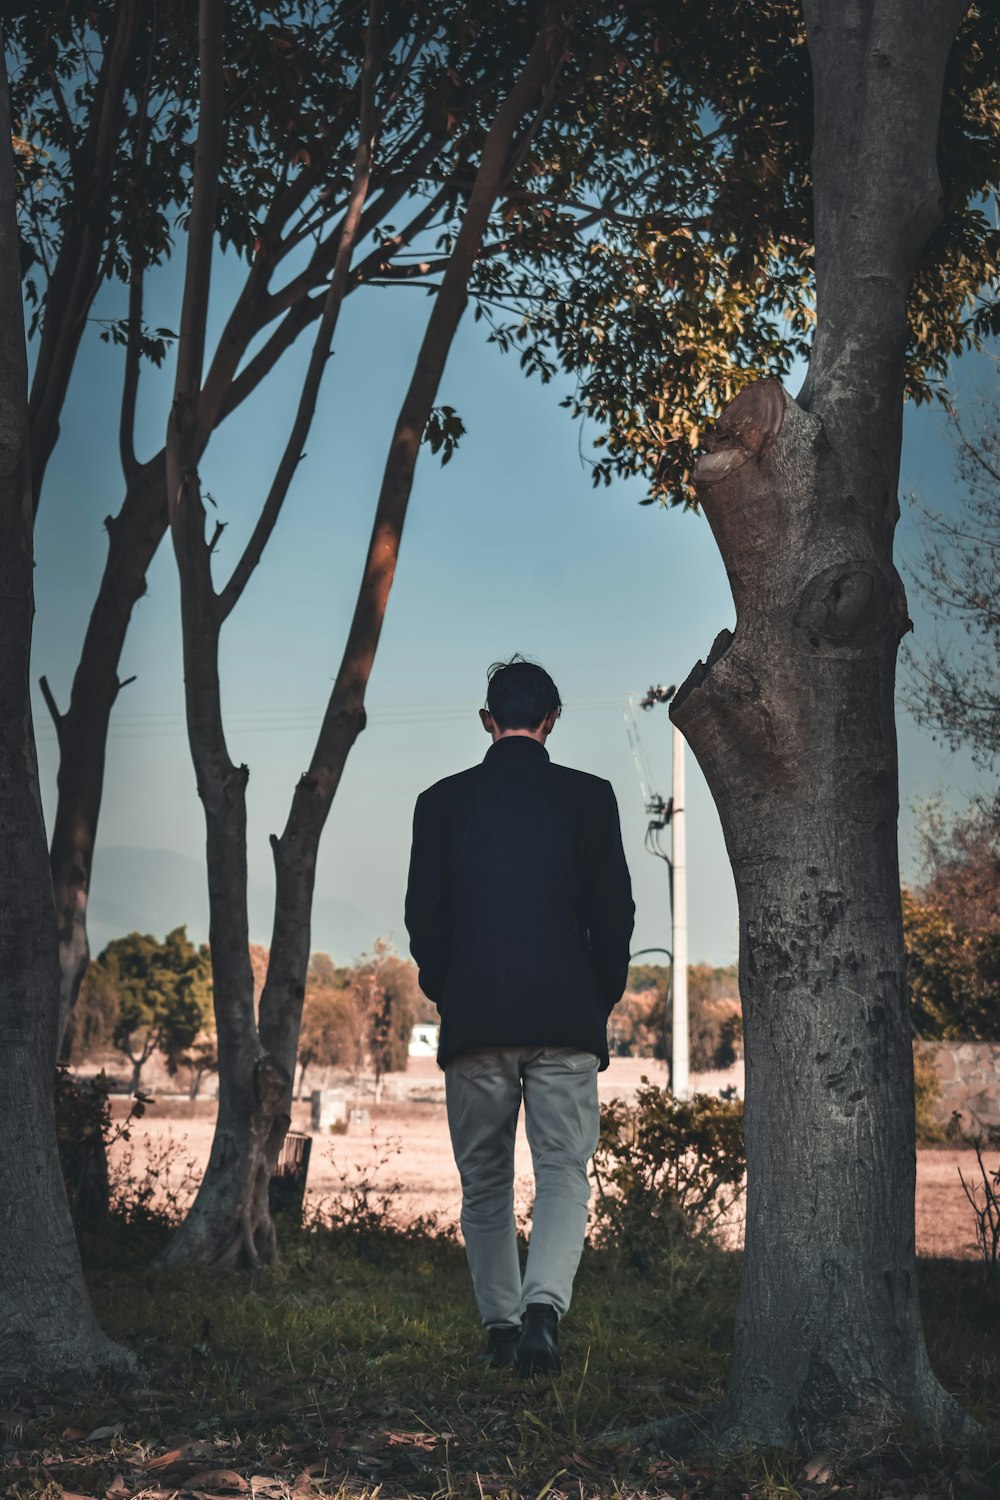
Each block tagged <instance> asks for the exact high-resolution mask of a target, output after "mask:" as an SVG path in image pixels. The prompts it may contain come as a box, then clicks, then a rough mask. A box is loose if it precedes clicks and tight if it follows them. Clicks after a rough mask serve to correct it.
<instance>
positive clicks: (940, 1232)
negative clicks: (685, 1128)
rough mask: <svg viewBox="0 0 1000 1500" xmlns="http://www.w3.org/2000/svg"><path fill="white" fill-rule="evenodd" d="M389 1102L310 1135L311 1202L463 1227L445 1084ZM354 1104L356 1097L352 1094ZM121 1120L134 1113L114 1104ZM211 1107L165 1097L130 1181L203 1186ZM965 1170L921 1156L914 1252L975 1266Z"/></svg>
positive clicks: (706, 1078) (435, 1074)
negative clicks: (367, 1207) (355, 1197)
mask: <svg viewBox="0 0 1000 1500" xmlns="http://www.w3.org/2000/svg"><path fill="white" fill-rule="evenodd" d="M643 1075H645V1076H648V1077H649V1079H650V1081H651V1082H656V1083H665V1082H666V1072H665V1069H664V1068H663V1067H662V1065H660V1064H657V1063H655V1062H648V1061H642V1060H639V1059H633V1058H621V1059H619V1058H616V1059H614V1060H613V1061H612V1064H611V1067H610V1068H609V1069H608V1071H607V1072H606V1073H603V1074H602V1075H601V1078H600V1093H601V1097H602V1099H608V1098H611V1097H612V1096H613V1095H619V1096H625V1097H628V1096H631V1095H632V1094H634V1092H635V1089H636V1087H637V1085H638V1083H639V1081H640V1078H641V1077H642V1076H643ZM742 1081H743V1080H742V1076H741V1070H740V1069H734V1070H731V1071H730V1072H728V1073H724V1074H722V1073H720V1074H708V1075H702V1076H700V1077H698V1078H696V1079H695V1080H693V1082H694V1085H695V1087H697V1088H700V1089H701V1090H702V1091H703V1092H706V1093H707V1092H716V1091H717V1090H718V1089H719V1088H720V1087H725V1086H726V1085H728V1084H735V1085H736V1086H737V1087H741V1086H742ZM390 1093H396V1094H403V1095H405V1097H397V1098H391V1097H385V1098H383V1100H382V1102H380V1103H379V1104H375V1103H374V1101H373V1100H372V1099H371V1098H370V1097H367V1096H365V1095H364V1093H363V1092H362V1094H361V1097H360V1098H359V1100H358V1102H359V1103H360V1104H361V1105H362V1106H363V1108H364V1109H366V1110H367V1111H368V1115H369V1119H368V1121H367V1123H352V1124H351V1125H350V1126H349V1128H348V1131H347V1133H346V1134H343V1135H333V1134H329V1133H327V1134H324V1135H319V1134H316V1135H314V1136H313V1146H312V1157H311V1162H310V1168H309V1203H310V1205H311V1206H313V1207H319V1206H320V1205H322V1204H323V1203H325V1204H326V1205H327V1206H329V1205H330V1204H331V1203H332V1202H333V1201H334V1200H336V1199H337V1198H338V1197H341V1198H344V1197H350V1195H351V1194H352V1193H354V1192H356V1190H357V1188H358V1186H359V1184H363V1183H366V1182H367V1183H368V1184H370V1186H371V1193H372V1200H373V1202H378V1201H380V1200H383V1199H388V1200H389V1202H390V1203H391V1211H392V1213H393V1215H394V1217H395V1218H396V1219H397V1220H399V1221H401V1222H411V1221H412V1220H413V1219H415V1218H418V1217H421V1216H430V1217H434V1218H436V1219H437V1220H438V1221H439V1222H440V1223H442V1224H457V1223H458V1218H459V1212H460V1209H461V1188H460V1185H459V1180H458V1173H457V1172H456V1170H455V1164H454V1161H453V1159H452V1155H451V1146H450V1142H449V1139H448V1124H447V1120H446V1118H445V1111H444V1084H443V1078H442V1075H441V1074H440V1072H439V1071H438V1070H437V1067H436V1065H435V1064H434V1062H433V1059H430V1058H427V1059H425V1058H418V1059H414V1060H413V1062H412V1064H411V1068H410V1070H409V1071H408V1072H407V1074H405V1075H403V1076H401V1077H400V1078H398V1079H390V1080H388V1087H387V1089H386V1094H387V1095H388V1094H390ZM352 1098H353V1094H352ZM113 1106H114V1114H115V1115H116V1116H119V1115H120V1114H122V1113H123V1112H124V1111H125V1109H126V1108H127V1101H126V1100H124V1099H119V1098H115V1099H114V1101H113ZM214 1112H215V1106H214V1101H210V1100H207V1099H206V1100H199V1101H198V1102H197V1104H196V1105H194V1106H191V1105H189V1104H188V1103H187V1102H186V1101H182V1100H173V1099H168V1098H165V1097H161V1099H160V1102H159V1103H158V1104H156V1105H154V1106H153V1107H151V1108H150V1110H149V1112H148V1114H147V1115H146V1117H145V1118H144V1119H143V1120H141V1121H139V1122H138V1123H136V1124H135V1125H133V1127H132V1141H131V1145H130V1147H122V1146H119V1147H117V1148H116V1149H115V1156H116V1157H117V1158H119V1159H120V1157H121V1154H122V1152H123V1150H124V1151H131V1156H132V1163H131V1168H130V1170H131V1172H132V1174H133V1175H142V1174H143V1173H144V1172H145V1171H146V1170H147V1169H148V1168H149V1167H150V1166H153V1167H158V1168H159V1169H160V1170H163V1168H164V1167H165V1166H167V1165H169V1173H170V1179H169V1180H170V1181H171V1182H172V1183H173V1184H174V1185H177V1184H179V1183H180V1181H181V1179H182V1177H183V1168H184V1164H185V1163H188V1164H189V1165H190V1171H191V1174H192V1177H193V1180H194V1181H195V1182H196V1181H197V1175H198V1174H199V1173H200V1171H201V1168H202V1166H203V1164H204V1162H205V1161H206V1160H207V1158H208V1153H209V1150H210V1147H211V1142H212V1133H213V1129H214ZM292 1124H293V1129H295V1130H301V1131H305V1132H309V1133H311V1122H310V1107H309V1105H308V1104H307V1103H305V1102H303V1103H296V1105H295V1106H294V1117H293V1122H292ZM959 1169H961V1170H962V1172H963V1173H964V1174H965V1177H966V1179H967V1180H968V1181H977V1180H978V1169H977V1167H976V1159H975V1154H974V1153H973V1152H972V1151H968V1150H951V1149H947V1150H944V1149H933V1150H926V1151H919V1152H918V1153H917V1210H916V1229H917V1252H918V1254H920V1255H940V1256H962V1257H975V1256H976V1255H978V1250H977V1247H976V1243H975V1222H974V1219H973V1215H972V1210H971V1209H970V1207H969V1204H968V1202H967V1200H966V1197H965V1194H964V1192H963V1190H962V1185H961V1182H960V1180H959V1176H958V1172H959ZM515 1171H516V1182H515V1197H516V1202H517V1205H518V1209H519V1211H520V1213H522V1214H524V1215H525V1216H526V1215H527V1210H528V1206H529V1204H530V1202H531V1170H530V1156H529V1153H528V1147H527V1142H526V1140H525V1138H524V1127H523V1122H522V1124H521V1125H520V1126H519V1129H518V1137H517V1147H516V1152H515Z"/></svg>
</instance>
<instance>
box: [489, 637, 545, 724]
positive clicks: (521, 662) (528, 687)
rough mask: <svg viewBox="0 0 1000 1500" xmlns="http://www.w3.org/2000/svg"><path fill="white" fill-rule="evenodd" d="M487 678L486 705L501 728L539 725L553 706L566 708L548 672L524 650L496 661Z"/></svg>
mask: <svg viewBox="0 0 1000 1500" xmlns="http://www.w3.org/2000/svg"><path fill="white" fill-rule="evenodd" d="M486 679H487V684H488V686H487V688H486V707H487V708H488V709H489V711H490V713H491V714H492V716H493V719H494V721H495V723H496V725H497V728H498V729H537V728H538V726H539V724H540V723H541V722H542V720H543V719H544V718H545V717H546V715H547V714H550V713H552V711H553V709H554V710H555V711H556V712H557V713H561V712H562V699H561V698H560V697H559V689H558V688H557V687H556V685H555V683H554V682H553V681H552V678H551V677H550V676H549V674H548V672H546V670H545V668H544V667H539V666H538V665H537V664H536V663H535V662H533V661H526V660H525V658H524V657H523V656H522V655H521V654H520V652H518V653H517V654H516V655H514V656H512V657H511V659H510V661H495V662H494V663H493V665H492V666H491V667H490V669H489V671H488V672H487V674H486Z"/></svg>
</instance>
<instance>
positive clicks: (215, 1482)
mask: <svg viewBox="0 0 1000 1500" xmlns="http://www.w3.org/2000/svg"><path fill="white" fill-rule="evenodd" d="M184 1488H185V1489H186V1490H211V1491H213V1492H215V1491H218V1490H248V1489H249V1488H250V1486H249V1485H248V1484H247V1482H246V1480H245V1479H244V1478H243V1475H242V1474H236V1473H234V1471H233V1470H232V1469H201V1470H199V1472H198V1473H197V1474H191V1475H189V1476H188V1478H187V1480H186V1481H185V1484H184Z"/></svg>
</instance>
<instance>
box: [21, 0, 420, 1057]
mask: <svg viewBox="0 0 1000 1500" xmlns="http://www.w3.org/2000/svg"><path fill="white" fill-rule="evenodd" d="M135 11H136V6H134V5H133V4H132V3H131V0H122V4H121V6H120V7H119V11H118V19H117V22H116V26H117V27H118V29H119V30H120V29H121V27H122V26H124V25H126V23H127V24H128V25H132V24H133V23H134V19H135ZM117 35H118V33H117V32H116V36H117ZM120 52H121V42H120V40H119V41H118V42H116V45H115V48H114V49H113V54H114V61H115V67H114V68H113V69H112V70H111V85H112V86H117V87H119V88H120V83H121V80H120V78H119V73H118V62H117V60H118V59H119V57H120ZM95 118H97V117H96V116H95ZM100 119H102V120H106V119H107V108H106V106H105V109H104V112H103V113H102V114H101V115H100ZM346 129H347V124H346V118H345V121H344V122H335V123H334V125H333V126H332V127H331V139H330V142H329V146H330V149H331V150H332V148H333V145H334V144H335V140H336V137H337V136H338V135H339V133H340V132H342V131H346ZM101 139H102V140H103V139H104V137H103V135H102V136H101ZM440 149H441V144H440V141H439V140H437V139H436V138H434V137H431V138H430V139H429V141H428V143H427V144H426V145H425V146H423V147H422V148H421V149H420V150H419V151H418V152H417V153H416V154H415V156H414V159H413V160H412V161H411V162H410V163H408V165H407V166H406V167H405V168H404V169H403V170H402V171H396V172H392V171H391V172H390V173H389V175H388V177H387V179H386V180H385V181H384V182H383V183H382V185H381V189H380V191H379V193H378V195H377V197H376V198H375V199H374V201H369V202H368V204H367V207H366V210H365V214H364V216H363V217H362V219H361V222H360V226H359V230H358V236H357V237H363V235H364V233H365V232H366V231H367V230H368V229H369V228H371V227H374V225H375V224H376V223H383V222H385V218H386V215H388V214H390V213H391V212H392V211H393V209H394V208H395V207H396V206H397V205H398V204H399V203H400V201H401V200H402V199H404V198H405V196H406V194H407V192H408V190H409V189H410V188H412V186H413V184H414V183H415V182H416V181H417V180H418V178H419V177H420V174H421V172H422V171H423V170H425V169H426V168H427V167H428V166H429V165H430V163H431V161H432V160H433V158H434V157H435V156H436V155H438V154H439V153H440ZM309 180H310V178H309V174H307V173H303V174H301V176H300V178H299V180H298V181H297V182H296V184H295V185H294V187H289V186H286V187H285V188H284V189H283V190H282V191H280V192H279V193H278V195H277V197H276V199H275V202H274V203H273V204H272V209H271V211H270V212H269V214H268V216H267V220H268V228H267V233H268V235H269V236H271V237H273V238H274V239H275V240H277V239H280V235H281V229H282V226H283V225H284V224H285V223H286V222H287V219H288V217H289V216H290V215H291V214H292V212H293V211H294V208H295V206H296V204H298V203H300V202H301V198H302V196H303V195H304V194H305V193H306V191H307V189H308V183H309ZM441 192H442V193H443V192H444V189H442V190H441ZM439 206H440V197H439V195H435V196H434V197H433V198H431V199H429V200H428V201H427V203H426V204H425V205H423V206H422V207H421V209H420V210H419V211H418V212H417V213H415V214H414V216H413V218H412V219H411V220H410V223H409V225H408V226H407V228H406V229H404V230H403V231H402V233H401V234H400V235H398V236H397V237H396V238H397V241H398V243H397V244H396V246H395V250H394V251H393V253H396V251H397V250H405V248H406V246H407V245H408V244H409V243H411V242H412V239H413V238H414V237H416V236H417V235H419V233H420V232H421V231H422V229H423V228H424V227H426V224H427V223H428V222H430V220H431V219H432V218H433V216H434V212H435V211H436V209H437V208H438V207H439ZM272 220H273V222H272ZM78 228H79V226H78ZM82 232H83V231H82V229H80V233H82ZM78 238H79V236H77V237H76V238H73V239H72V240H67V241H66V242H65V244H64V250H63V252H61V254H60V266H62V265H63V262H65V263H66V266H67V267H69V268H72V266H73V265H74V264H75V262H76V259H77V255H78V250H79V244H78ZM269 244H270V240H269ZM343 246H344V236H343V226H342V229H341V232H340V233H335V234H332V235H330V236H329V237H328V239H327V240H326V241H325V242H324V243H323V244H322V245H321V246H320V247H319V248H318V249H317V251H316V253H315V255H314V256H313V259H312V261H311V262H310V265H309V267H308V268H307V269H306V270H305V271H304V272H302V273H301V275H300V276H298V277H295V278H293V280H292V282H291V283H290V284H289V286H288V287H286V288H284V289H283V291H282V293H281V295H280V297H278V296H272V295H269V293H268V282H269V277H270V274H271V270H272V269H273V263H272V262H271V261H270V260H269V258H268V254H267V253H266V252H265V251H264V250H262V251H261V253H260V254H259V255H258V256H257V258H256V259H255V260H254V263H253V266H252V267H251V270H250V273H249V275H248V278H247V281H246V284H245V286H244V288H243V290H242V292H241V294H240V296H239V297H238V298H237V301H236V303H235V305H234V307H233V310H232V313H231V314H230V317H229V318H228V320H227V323H226V326H225V328H224V329H223V332H222V334H221V336H220V339H219V343H218V347H217V349H216V353H215V356H214V358H213V360H212V362H211V365H210V368H209V370H208V372H207V374H206V376H205V382H204V387H203V389H202V392H201V398H200V400H199V405H198V454H199V458H200V456H201V455H202V454H203V453H204V450H205V448H206V447H207V445H208V442H209V440H210V438H211V436H212V433H213V432H214V430H215V428H216V427H217V426H218V425H219V423H220V422H222V421H223V420H224V419H225V418H226V417H227V416H229V415H230V414H231V413H232V412H233V411H235V410H236V409H237V408H238V407H239V406H240V405H241V403H242V402H243V401H245V400H246V398H247V397H248V396H249V395H251V394H252V393H253V391H254V390H256V389H257V387H258V386H259V384H260V383H261V381H262V380H264V379H265V378H266V377H267V376H268V375H269V374H270V373H271V371H272V370H273V369H274V367H275V365H276V363H277V362H278V360H279V359H280V357H281V355H282V354H283V353H284V352H285V351H286V350H287V349H288V348H290V347H291V345H292V344H293V343H294V342H295V339H296V338H297V337H298V335H299V334H300V333H301V332H302V331H303V330H304V329H305V328H307V327H308V326H309V325H310V324H311V323H313V322H315V321H316V320H317V319H319V318H320V316H321V308H322V307H323V305H324V299H323V297H322V296H313V295H311V292H313V291H315V289H316V288H318V287H320V286H321V285H322V284H323V282H324V281H325V280H326V278H327V277H328V276H329V274H330V272H331V269H332V268H333V267H334V266H335V265H336V263H337V261H338V259H342V258H343V257H342V253H341V252H342V249H343ZM88 253H89V252H88ZM385 254H386V252H385V250H384V249H383V248H379V249H378V250H377V251H372V252H371V253H370V254H369V256H368V257H367V258H366V259H365V260H364V261H362V263H361V264H360V265H359V266H358V267H357V268H356V272H355V274H354V275H352V278H351V279H350V280H349V281H346V280H345V284H344V285H343V288H342V295H347V294H348V293H349V292H350V291H351V290H353V289H354V287H355V286H357V285H363V284H364V282H365V280H366V279H367V278H368V277H369V276H371V275H372V274H374V272H375V270H376V268H377V264H378V262H379V260H380V258H384V257H385ZM390 258H391V257H390ZM56 279H57V280H58V285H57V286H53V288H51V289H50V292H49V294H48V297H47V304H46V306H47V309H51V318H50V317H49V316H48V315H47V320H46V326H47V329H48V331H47V332H46V333H44V334H43V338H42V343H43V344H44V345H45V349H46V351H47V352H46V354H45V356H44V358H42V357H41V355H40V358H39V361H38V364H37V366H36V381H35V386H36V389H35V390H33V392H32V401H33V407H32V410H33V413H34V420H33V424H32V434H33V439H32V440H33V442H34V444H35V446H36V448H37V450H38V452H39V454H40V455H41V454H42V452H43V450H44V453H45V455H46V456H48V454H49V453H50V452H51V448H52V445H53V444H54V442H55V440H56V436H57V434H58V426H59V414H60V410H61V407H60V405H59V404H58V403H57V402H56V400H55V396H56V393H57V392H59V393H61V398H63V397H64V396H65V390H66V385H67V382H68V379H69V374H70V369H71V364H72V359H73V357H75V353H76V350H77V348H78V346H79V335H80V332H81V331H82V328H83V326H84V325H85V322H86V308H84V312H83V314H82V315H80V314H79V312H78V313H76V314H74V316H73V318H72V319H71V318H70V317H69V316H68V315H67V317H66V319H65V324H64V326H63V327H62V332H61V333H60V334H58V336H57V329H58V328H59V326H60V324H61V310H62V309H63V308H64V307H65V306H66V297H67V296H68V295H69V292H70V290H71V289H75V291H74V295H75V296H76V297H77V301H78V303H79V298H80V296H81V294H82V286H83V283H82V282H81V281H80V280H79V278H77V280H76V281H74V280H73V278H72V276H71V275H70V270H68V269H67V270H60V269H59V267H57V275H56ZM93 290H94V291H96V284H95V285H94V288H93ZM79 305H80V306H83V304H82V303H80V304H79ZM88 306H89V304H88ZM130 306H131V299H130ZM282 312H283V313H284V316H283V317H282V318H281V322H280V325H279V327H278V328H277V329H276V330H275V331H274V332H273V333H272V334H271V335H270V336H269V337H268V338H267V340H266V341H265V343H264V344H263V346H262V347H261V348H259V349H258V350H257V351H256V353H255V354H254V355H253V357H252V358H251V359H249V360H248V361H246V363H245V364H243V367H242V368H240V366H241V362H242V361H243V360H244V357H245V355H246V352H247V349H248V348H249V346H250V344H251V343H252V341H253V339H254V338H255V336H256V335H258V334H259V333H261V332H262V331H263V329H264V328H265V327H266V326H267V324H268V323H269V322H270V321H271V320H272V319H274V318H275V317H278V316H279V315H280V314H281V313H282ZM50 324H51V327H49V325H50ZM57 369H58V370H59V371H61V372H62V373H60V374H59V375H58V378H56V375H55V372H56V371H57ZM237 371H239V373H237ZM137 381H138V368H137V366H136V367H135V368H134V370H133V377H132V381H131V387H130V395H129V394H126V396H125V397H124V398H123V412H122V422H121V430H122V438H123V442H122V450H123V459H124V460H126V462H125V470H126V493H125V499H124V501H123V504H122V507H121V509H120V511H119V512H118V514H117V516H114V517H109V518H108V520H107V521H106V522H105V525H106V528H107V530H108V535H109V547H108V557H107V561H106V564H105V569H104V574H103V576H102V579H101V584H100V588H99V591H98V594H97V598H96V599H95V602H94V607H93V610H92V611H91V616H90V620H89V622H88V626H87V632H86V636H85V639H84V645H83V650H82V653H81V657H80V662H79V665H78V667H77V671H76V674H75V676H74V679H73V687H72V694H71V698H70V703H69V707H68V708H67V710H66V712H65V713H61V712H60V711H59V709H58V707H57V705H56V702H55V699H54V696H53V694H52V692H51V691H50V689H49V687H48V684H47V682H46V681H45V679H44V678H43V679H42V687H43V691H44V693H45V697H46V701H47V703H48V706H49V709H50V712H51V714H52V717H53V721H54V723H55V727H56V731H57V736H58V742H59V776H58V797H57V804H56V816H55V822H54V827H53V831H52V841H51V848H50V858H51V865H52V879H53V889H54V893H55V902H56V913H57V919H58V925H59V953H60V1021H59V1049H60V1056H62V1055H63V1054H64V1051H65V1045H66V1040H65V1039H66V1033H67V1025H68V1023H69V1018H70V1017H71V1015H72V1012H73V1008H74V1006H75V1004H76V1000H77V997H78V995H79V992H80V986H81V984H82V982H83V977H84V974H85V973H86V969H87V965H88V963H89V960H90V947H89V942H88V938H87V903H88V899H89V893H90V882H91V875H92V866H93V854H94V847H95V843H96V838H97V828H98V821H99V817H100V810H101V800H102V793H103V782H104V766H105V759H106V743H107V735H108V727H109V723H110V716H111V711H112V708H113V706H114V704H115V702H116V700H117V695H118V693H119V691H120V689H121V686H122V683H121V681H120V678H119V670H120V665H121V658H122V651H123V648H124V643H125V636H126V632H127V629H128V625H129V622H130V620H131V615H132V610H133V608H134V606H135V603H136V601H137V600H138V599H139V598H141V597H142V595H143V594H144V593H145V590H146V574H147V572H148V569H149V565H150V563H151V561H152V558H153V556H154V554H155V552H156V549H157V547H158V546H159V544H160V541H161V540H162V538H163V535H164V533H165V532H166V530H167V526H168V519H167V503H166V480H165V452H164V451H163V450H161V451H160V452H159V453H158V454H156V455H155V456H154V457H153V458H151V459H150V460H149V461H148V462H146V463H144V464H138V463H136V462H135V459H134V455H133V453H132V448H133V434H132V431H131V428H132V425H133V421H134V413H135V389H136V386H137ZM126 385H127V386H128V377H126ZM61 398H60V399H61ZM36 426H37V429H38V431H37V434H36V432H35V428H36ZM290 451H291V450H290ZM300 455H301V446H300V447H299V449H298V450H296V453H295V460H296V461H297V459H298V457H299V456H300ZM291 467H292V468H294V463H292V464H291ZM35 480H36V504H37V489H38V486H39V485H40V482H41V472H40V471H39V473H38V474H36V476H35ZM126 680H129V681H130V680H131V679H126Z"/></svg>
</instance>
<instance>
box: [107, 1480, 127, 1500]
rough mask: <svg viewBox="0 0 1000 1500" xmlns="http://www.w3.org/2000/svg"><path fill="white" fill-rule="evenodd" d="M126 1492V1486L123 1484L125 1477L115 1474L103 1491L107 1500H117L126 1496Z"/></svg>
mask: <svg viewBox="0 0 1000 1500" xmlns="http://www.w3.org/2000/svg"><path fill="white" fill-rule="evenodd" d="M128 1492H129V1490H128V1485H127V1484H126V1483H125V1476H124V1475H123V1474H116V1475H115V1477H114V1479H112V1481H111V1483H110V1484H109V1485H108V1487H107V1489H106V1490H105V1491H104V1493H105V1495H106V1496H107V1500H118V1497H119V1496H121V1495H127V1494H128Z"/></svg>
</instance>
